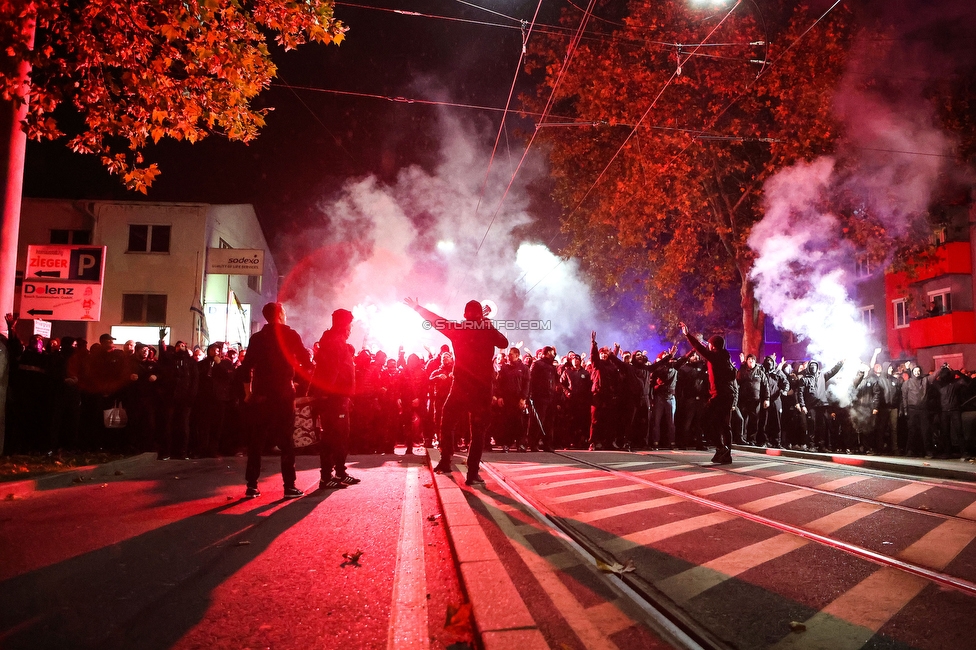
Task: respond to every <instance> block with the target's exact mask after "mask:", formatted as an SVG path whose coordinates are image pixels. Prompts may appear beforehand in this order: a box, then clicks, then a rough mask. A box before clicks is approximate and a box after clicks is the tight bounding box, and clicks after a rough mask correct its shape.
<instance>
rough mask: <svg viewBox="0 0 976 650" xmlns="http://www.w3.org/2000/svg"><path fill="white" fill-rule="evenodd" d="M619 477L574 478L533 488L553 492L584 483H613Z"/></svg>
mask: <svg viewBox="0 0 976 650" xmlns="http://www.w3.org/2000/svg"><path fill="white" fill-rule="evenodd" d="M619 478H620V477H619V476H613V475H606V474H604V475H602V476H591V477H590V478H574V479H570V480H568V481H556V482H555V483H543V484H542V485H536V486H533V487H534V488H535V489H536V490H555V489H556V488H561V487H569V486H571V485H583V484H584V483H600V482H602V481H615V480H618V479H619Z"/></svg>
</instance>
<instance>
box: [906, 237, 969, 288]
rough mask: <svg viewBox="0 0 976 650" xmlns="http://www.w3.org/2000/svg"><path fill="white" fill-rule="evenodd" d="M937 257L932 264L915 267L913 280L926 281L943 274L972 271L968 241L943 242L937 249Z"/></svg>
mask: <svg viewBox="0 0 976 650" xmlns="http://www.w3.org/2000/svg"><path fill="white" fill-rule="evenodd" d="M936 255H937V259H936V260H935V261H934V262H932V263H931V264H926V265H925V266H920V267H918V268H917V269H915V276H914V277H913V278H911V282H924V281H925V280H931V279H932V278H937V277H939V276H941V275H951V274H962V275H969V274H970V273H972V258H971V257H970V254H969V242H968V241H954V242H949V243H947V244H943V245H942V246H939V248H938V249H936Z"/></svg>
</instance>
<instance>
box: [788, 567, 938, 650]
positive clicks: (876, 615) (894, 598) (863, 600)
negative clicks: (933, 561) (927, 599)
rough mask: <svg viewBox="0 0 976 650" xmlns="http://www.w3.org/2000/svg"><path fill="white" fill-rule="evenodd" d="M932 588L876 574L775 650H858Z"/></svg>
mask: <svg viewBox="0 0 976 650" xmlns="http://www.w3.org/2000/svg"><path fill="white" fill-rule="evenodd" d="M928 584H930V583H929V581H928V580H926V579H925V578H922V577H920V576H916V575H913V574H910V573H905V572H903V571H900V570H898V569H895V568H892V567H884V568H882V569H879V570H878V571H875V572H874V573H872V574H871V575H870V576H868V577H867V578H865V579H864V580H862V581H861V582H860V583H859V584H857V585H855V586H854V587H853V588H851V589H849V590H848V591H847V592H845V593H844V594H842V595H841V596H840V597H839V598H837V599H836V600H834V601H833V602H832V603H830V604H829V605H827V606H826V607H824V608H823V609H822V610H821V611H819V612H817V613H816V614H814V615H813V616H812V617H811V618H810V619H808V620H807V621H806V622H805V623H804V624H805V625H806V631H805V632H803V633H802V634H790V635H789V636H787V637H785V638H783V639H782V640H781V641H780V642H779V643H777V644H776V645H775V646H773V647H774V648H776V650H807V649H811V650H812V649H814V648H830V649H831V650H859V649H860V648H862V647H863V646H864V645H865V644H866V643H867V642H868V641H869V640H870V639H871V637H872V636H874V634H875V633H876V632H877V631H878V630H880V629H881V627H882V626H883V625H884V624H885V623H887V622H888V621H889V620H890V619H891V617H892V616H894V615H895V614H897V613H898V612H900V611H901V610H902V608H904V607H905V605H907V604H908V603H909V602H911V600H912V599H913V598H915V597H916V596H917V595H918V594H919V593H921V591H922V590H923V589H925V587H926V586H927V585H928Z"/></svg>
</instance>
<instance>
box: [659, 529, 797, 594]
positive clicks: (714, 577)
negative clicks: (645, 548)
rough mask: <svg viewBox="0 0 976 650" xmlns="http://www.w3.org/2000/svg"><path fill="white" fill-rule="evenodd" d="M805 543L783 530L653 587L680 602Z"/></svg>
mask: <svg viewBox="0 0 976 650" xmlns="http://www.w3.org/2000/svg"><path fill="white" fill-rule="evenodd" d="M806 544H809V542H808V541H807V540H805V539H803V538H802V537H798V536H796V535H790V534H789V533H782V534H780V535H776V536H775V537H770V538H769V539H764V540H763V541H761V542H756V543H755V544H750V545H749V546H744V547H742V548H740V549H738V550H735V551H733V552H731V553H727V554H726V555H723V556H721V557H717V558H715V559H714V560H712V561H710V562H706V563H705V564H702V565H700V566H696V567H693V568H691V569H688V570H687V571H682V572H681V573H679V574H677V575H673V576H671V577H670V578H666V579H664V580H661V581H659V582H656V583H655V586H656V587H657V588H659V589H660V590H661V591H663V592H664V593H665V594H667V595H668V597H670V598H671V599H672V600H673V601H674V602H676V603H678V604H679V605H680V604H682V603H685V602H687V601H689V600H691V599H692V598H694V597H695V596H697V595H699V594H701V593H703V592H705V591H707V590H708V589H711V588H712V587H715V586H718V585H720V584H721V583H723V582H725V581H726V580H728V579H730V578H733V577H735V576H737V575H739V574H741V573H745V572H746V571H748V570H750V569H753V568H755V567H757V566H759V565H760V564H763V563H765V562H769V561H770V560H774V559H776V558H778V557H780V556H782V555H786V554H787V553H790V552H792V551H795V550H796V549H798V548H800V547H802V546H805V545H806Z"/></svg>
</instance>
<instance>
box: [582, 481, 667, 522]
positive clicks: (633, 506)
mask: <svg viewBox="0 0 976 650" xmlns="http://www.w3.org/2000/svg"><path fill="white" fill-rule="evenodd" d="M641 487H644V486H641ZM600 491H601V492H602V490H600ZM574 496H575V495H574ZM565 498H566V497H563V499H565ZM682 501H684V499H682V498H680V497H661V498H660V499H652V500H650V501H637V502H635V503H626V504H624V505H622V506H614V507H612V508H602V509H600V510H592V511H590V512H582V513H580V514H577V515H573V519H575V520H576V521H580V522H583V523H591V522H594V521H599V520H600V519H609V518H610V517H618V516H620V515H630V514H633V513H635V512H640V511H642V510H653V509H654V508H660V507H661V506H670V505H673V504H675V503H681V502H682Z"/></svg>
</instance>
